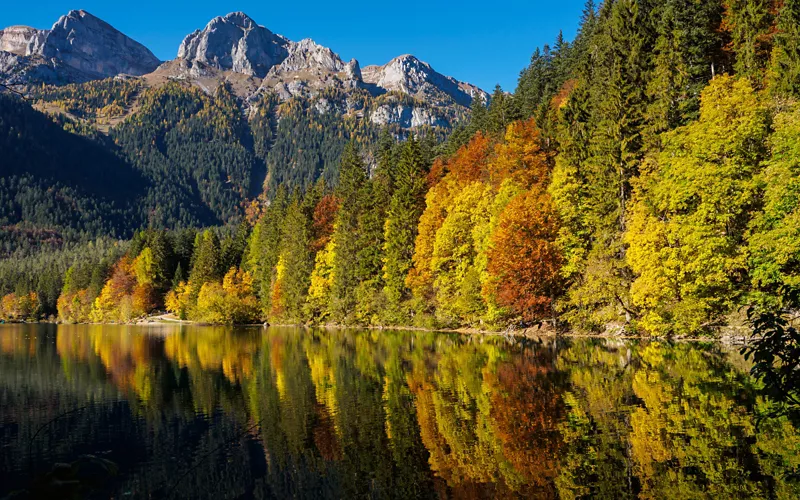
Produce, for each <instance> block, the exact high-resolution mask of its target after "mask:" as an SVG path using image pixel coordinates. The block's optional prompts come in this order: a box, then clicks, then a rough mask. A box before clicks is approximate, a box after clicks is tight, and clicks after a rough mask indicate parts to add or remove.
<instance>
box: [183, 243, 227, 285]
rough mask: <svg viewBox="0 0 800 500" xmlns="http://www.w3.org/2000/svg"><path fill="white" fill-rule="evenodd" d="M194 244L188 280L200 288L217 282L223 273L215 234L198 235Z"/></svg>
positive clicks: (218, 244) (220, 254)
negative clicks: (210, 282)
mask: <svg viewBox="0 0 800 500" xmlns="http://www.w3.org/2000/svg"><path fill="white" fill-rule="evenodd" d="M196 242H197V245H196V246H195V250H194V256H193V257H194V258H193V261H194V263H193V264H192V272H191V273H189V280H190V281H191V282H192V283H193V284H194V285H196V286H197V287H200V286H201V285H202V284H203V283H207V282H209V281H216V280H219V279H220V278H222V274H223V272H224V271H223V270H222V251H221V250H220V243H219V237H217V234H216V233H215V232H214V231H211V230H206V231H204V232H203V233H198V235H197V240H196Z"/></svg>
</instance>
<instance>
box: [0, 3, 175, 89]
mask: <svg viewBox="0 0 800 500" xmlns="http://www.w3.org/2000/svg"><path fill="white" fill-rule="evenodd" d="M0 51H2V52H0V73H1V74H3V76H5V77H6V79H7V80H10V81H34V82H36V81H43V82H47V83H69V82H79V81H89V80H96V79H102V78H108V77H111V76H117V75H120V74H128V75H135V76H139V75H143V74H145V73H149V72H151V71H153V70H154V69H155V68H156V67H158V64H159V63H160V61H159V60H158V58H156V57H155V56H154V55H153V53H152V52H150V50H148V49H147V48H146V47H145V46H144V45H142V44H140V43H139V42H137V41H135V40H133V39H131V38H129V37H127V36H125V35H124V34H122V33H121V32H119V31H118V30H116V29H115V28H114V27H113V26H111V25H110V24H108V23H106V22H105V21H103V20H102V19H99V18H97V17H95V16H93V15H91V14H90V13H88V12H86V11H84V10H73V11H70V12H69V13H68V14H67V15H65V16H62V17H61V18H59V20H58V21H56V23H55V24H53V27H52V28H51V29H49V30H37V29H35V28H30V27H27V26H12V27H10V28H6V29H4V30H2V31H0Z"/></svg>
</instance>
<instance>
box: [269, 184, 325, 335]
mask: <svg viewBox="0 0 800 500" xmlns="http://www.w3.org/2000/svg"><path fill="white" fill-rule="evenodd" d="M320 194H321V193H319V192H317V191H316V190H315V189H314V188H312V189H311V190H309V192H308V193H306V196H305V197H301V196H300V195H299V193H295V194H294V195H293V196H292V199H291V201H290V202H289V206H288V207H287V209H286V216H285V218H284V220H283V226H282V228H281V238H280V254H279V257H278V262H277V264H276V266H275V267H276V270H275V279H274V281H273V286H272V297H271V308H272V316H273V317H276V318H278V319H280V320H284V321H293V322H302V321H303V320H304V314H303V309H304V307H303V306H304V304H305V301H306V295H307V294H308V288H309V284H310V278H311V272H312V270H313V269H314V254H313V253H312V252H311V250H310V246H311V242H312V239H311V219H312V214H313V209H314V206H316V203H317V201H319V198H320Z"/></svg>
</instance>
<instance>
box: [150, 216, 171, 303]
mask: <svg viewBox="0 0 800 500" xmlns="http://www.w3.org/2000/svg"><path fill="white" fill-rule="evenodd" d="M147 246H149V247H150V251H151V252H152V253H153V270H154V273H153V274H154V282H153V285H154V286H155V288H156V290H158V291H160V292H166V291H167V289H168V288H169V286H170V284H171V283H172V277H173V274H174V272H175V267H176V266H177V264H178V262H177V258H176V257H175V252H174V250H173V248H172V241H171V240H170V238H169V235H168V234H167V232H166V231H163V230H162V231H150V233H149V235H148V244H147Z"/></svg>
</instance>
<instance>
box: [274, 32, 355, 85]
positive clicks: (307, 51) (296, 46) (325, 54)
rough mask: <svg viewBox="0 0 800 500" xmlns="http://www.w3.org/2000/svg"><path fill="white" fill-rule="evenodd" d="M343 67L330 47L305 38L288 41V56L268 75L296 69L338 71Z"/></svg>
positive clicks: (343, 68)
mask: <svg viewBox="0 0 800 500" xmlns="http://www.w3.org/2000/svg"><path fill="white" fill-rule="evenodd" d="M345 68H346V65H345V63H344V62H343V61H342V60H341V58H339V56H338V55H336V53H334V52H333V51H332V50H331V49H329V48H328V47H323V46H322V45H319V44H318V43H315V42H314V40H312V39H310V38H306V39H303V40H300V41H299V42H297V43H290V45H289V54H288V56H287V57H286V59H284V60H283V61H282V62H281V63H280V64H279V65H277V66H275V67H274V68H272V70H271V71H270V76H276V75H279V74H281V73H289V72H298V71H320V72H330V73H339V72H341V71H344V70H345Z"/></svg>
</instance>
